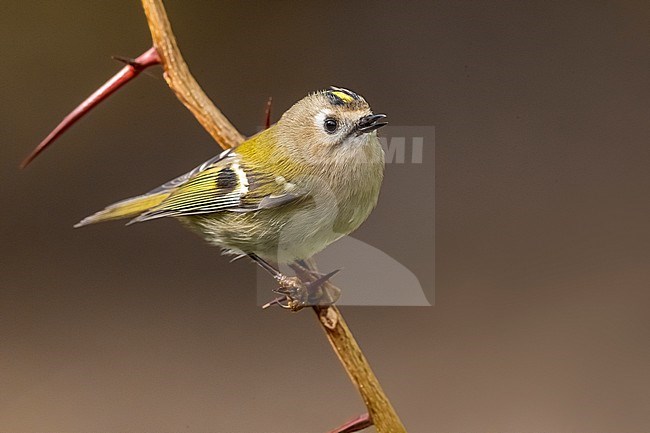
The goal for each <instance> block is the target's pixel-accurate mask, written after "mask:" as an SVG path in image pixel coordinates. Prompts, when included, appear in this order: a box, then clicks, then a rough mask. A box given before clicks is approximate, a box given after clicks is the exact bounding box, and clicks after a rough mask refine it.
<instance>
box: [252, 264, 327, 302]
mask: <svg viewBox="0 0 650 433" xmlns="http://www.w3.org/2000/svg"><path fill="white" fill-rule="evenodd" d="M338 272H339V269H336V270H334V271H332V272H330V273H328V274H325V275H321V276H319V277H318V278H316V279H315V280H313V281H310V282H308V283H304V282H302V281H301V280H300V278H298V277H288V276H286V275H284V274H278V275H276V277H275V279H276V281H277V282H278V287H277V288H276V289H275V290H273V291H274V292H275V293H278V294H280V295H282V296H280V297H278V298H275V299H274V300H272V301H270V302H268V303H266V304H264V305H263V306H262V308H269V307H271V306H273V305H278V306H280V307H281V308H284V309H286V310H291V311H300V310H302V309H303V308H305V307H308V306H311V305H320V304H323V302H322V301H323V298H324V296H323V290H320V289H321V288H322V286H323V284H325V283H326V282H327V281H329V279H330V278H332V277H333V276H334V275H336V274H337V273H338ZM330 298H331V297H330ZM326 303H327V304H331V303H333V301H328V302H326Z"/></svg>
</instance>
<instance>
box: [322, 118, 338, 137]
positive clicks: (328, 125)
mask: <svg viewBox="0 0 650 433" xmlns="http://www.w3.org/2000/svg"><path fill="white" fill-rule="evenodd" d="M323 125H324V126H325V131H327V132H328V133H330V134H331V133H333V132H334V131H336V130H337V129H338V127H339V122H337V121H336V119H332V118H331V117H328V118H327V119H325V123H324V124H323Z"/></svg>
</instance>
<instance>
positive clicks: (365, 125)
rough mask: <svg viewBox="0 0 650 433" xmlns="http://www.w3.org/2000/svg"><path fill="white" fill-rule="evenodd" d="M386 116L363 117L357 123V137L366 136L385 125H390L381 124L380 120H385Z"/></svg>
mask: <svg viewBox="0 0 650 433" xmlns="http://www.w3.org/2000/svg"><path fill="white" fill-rule="evenodd" d="M385 117H386V115H385V114H369V115H367V116H363V117H362V118H361V119H359V123H357V135H361V134H366V133H368V132H372V131H374V130H375V129H379V128H381V127H382V126H384V125H388V122H379V120H380V119H383V118H385Z"/></svg>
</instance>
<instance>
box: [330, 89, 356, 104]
mask: <svg viewBox="0 0 650 433" xmlns="http://www.w3.org/2000/svg"><path fill="white" fill-rule="evenodd" d="M331 93H332V95H334V96H336V97H337V98H339V99H341V100H343V101H344V102H352V101H354V98H353V97H352V96H350V95H348V94H347V93H344V92H341V91H339V90H334V91H332V92H331Z"/></svg>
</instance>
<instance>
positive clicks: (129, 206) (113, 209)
mask: <svg viewBox="0 0 650 433" xmlns="http://www.w3.org/2000/svg"><path fill="white" fill-rule="evenodd" d="M169 194H170V191H160V192H157V193H153V194H145V195H140V196H137V197H132V198H127V199H126V200H122V201H118V202H117V203H113V204H112V205H110V206H107V207H106V208H105V209H104V210H101V211H99V212H97V213H95V214H93V215H90V216H88V217H86V218H84V219H83V220H81V221H79V222H78V223H77V224H75V228H77V227H83V226H87V225H89V224H95V223H99V222H102V221H111V220H117V219H122V218H129V217H134V216H137V215H140V214H141V213H142V212H145V211H147V210H149V209H151V208H152V207H154V206H157V205H159V204H160V203H161V202H162V201H163V200H164V199H166V198H167V197H169Z"/></svg>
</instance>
